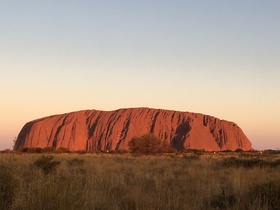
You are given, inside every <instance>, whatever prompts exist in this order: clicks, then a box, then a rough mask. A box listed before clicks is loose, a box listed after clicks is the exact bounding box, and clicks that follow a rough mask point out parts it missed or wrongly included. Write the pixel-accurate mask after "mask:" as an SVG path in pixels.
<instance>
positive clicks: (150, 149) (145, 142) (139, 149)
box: [128, 133, 175, 154]
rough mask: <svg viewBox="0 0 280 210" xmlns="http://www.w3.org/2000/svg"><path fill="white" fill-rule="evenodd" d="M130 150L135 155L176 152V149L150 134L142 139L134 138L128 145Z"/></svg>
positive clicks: (141, 137)
mask: <svg viewBox="0 0 280 210" xmlns="http://www.w3.org/2000/svg"><path fill="white" fill-rule="evenodd" d="M128 146H129V149H130V151H131V152H133V153H142V154H154V153H166V152H171V151H173V152H174V150H175V149H174V148H171V145H170V144H169V143H167V142H166V141H164V140H161V139H160V138H158V137H156V136H155V135H153V134H151V133H149V134H145V135H143V136H140V137H133V138H132V139H131V141H130V142H129V143H128Z"/></svg>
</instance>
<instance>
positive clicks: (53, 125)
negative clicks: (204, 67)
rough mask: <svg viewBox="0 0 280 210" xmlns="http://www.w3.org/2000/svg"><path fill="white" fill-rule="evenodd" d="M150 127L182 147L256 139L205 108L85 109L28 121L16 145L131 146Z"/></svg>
mask: <svg viewBox="0 0 280 210" xmlns="http://www.w3.org/2000/svg"><path fill="white" fill-rule="evenodd" d="M147 133H152V134H154V135H155V136H157V137H159V138H160V139H162V140H165V141H167V142H169V143H170V144H171V145H172V146H173V147H174V148H176V149H177V150H184V149H204V150H206V151H221V150H236V149H238V148H240V149H242V150H251V149H252V145H251V142H250V141H249V139H248V138H247V137H246V135H245V134H244V133H243V131H242V129H241V128H240V127H239V126H238V125H237V124H236V123H234V122H230V121H226V120H220V119H218V118H215V117H213V116H209V115H204V114H199V113H191V112H181V111H173V110H163V109H151V108H127V109H118V110H115V111H99V110H84V111H77V112H71V113H66V114H59V115H54V116H48V117H44V118H41V119H36V120H33V121H30V122H28V123H26V124H25V125H24V126H23V128H22V129H21V131H20V133H19V135H18V138H17V140H16V142H15V146H14V149H15V150H21V149H23V148H44V147H53V148H61V147H63V148H67V149H68V150H69V151H79V150H85V151H105V150H128V142H129V141H130V140H131V139H132V138H133V137H135V136H141V135H144V134H147Z"/></svg>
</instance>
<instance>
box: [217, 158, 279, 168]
mask: <svg viewBox="0 0 280 210" xmlns="http://www.w3.org/2000/svg"><path fill="white" fill-rule="evenodd" d="M222 165H223V166H224V167H243V168H253V167H260V168H263V167H272V168H274V167H277V166H280V160H275V161H268V160H262V159H258V158H247V159H242V158H235V157H231V158H226V159H224V160H223V161H222Z"/></svg>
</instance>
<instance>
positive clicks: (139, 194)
mask: <svg viewBox="0 0 280 210" xmlns="http://www.w3.org/2000/svg"><path fill="white" fill-rule="evenodd" d="M42 156H43V155H40V154H23V155H20V154H0V166H1V171H0V180H6V181H1V182H0V201H2V202H3V200H5V201H7V202H6V203H1V205H3V206H4V205H5V206H4V207H5V209H23V210H24V209H28V210H29V209H58V210H59V209H70V210H71V209H81V210H83V209H112V210H113V209H130V210H131V209H180V210H181V209H194V210H195V209H275V208H276V207H275V205H278V204H279V200H277V199H278V198H276V197H273V196H272V195H276V196H278V195H280V192H279V190H280V187H279V186H280V184H279V180H280V173H279V172H280V167H279V166H277V165H275V164H264V165H262V166H261V167H260V166H259V165H258V164H255V165H254V164H252V167H251V165H250V167H242V163H241V162H242V161H241V162H240V161H239V160H234V161H235V162H225V160H224V158H223V157H220V158H217V157H215V158H214V157H211V156H209V157H208V156H207V158H203V155H201V156H195V158H194V157H193V156H184V155H181V156H176V155H167V156H164V155H162V156H136V157H133V156H131V155H129V154H124V155H111V154H98V155H96V154H80V155H79V154H50V155H49V156H50V157H46V155H45V156H44V157H42ZM47 156H48V155H47ZM243 159H244V158H243ZM245 159H246V158H245ZM38 162H39V163H40V164H38ZM255 162H256V161H254V163H255ZM260 162H261V161H260ZM54 163H56V164H54ZM225 163H226V164H225ZM236 163H238V164H237V165H236ZM240 163H241V167H240ZM245 163H246V164H245V165H247V162H245ZM38 165H39V166H38ZM45 167H47V168H48V167H51V168H52V169H51V170H49V171H48V172H47V173H46V171H45ZM268 196H270V197H271V199H270V197H268Z"/></svg>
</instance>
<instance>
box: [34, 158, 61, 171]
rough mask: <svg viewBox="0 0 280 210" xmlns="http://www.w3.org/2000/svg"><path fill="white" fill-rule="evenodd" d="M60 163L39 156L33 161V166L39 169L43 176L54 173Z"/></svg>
mask: <svg viewBox="0 0 280 210" xmlns="http://www.w3.org/2000/svg"><path fill="white" fill-rule="evenodd" d="M59 164H60V161H57V160H54V157H53V156H44V155H43V156H41V157H40V158H38V159H37V160H35V161H34V163H33V165H34V166H36V167H37V168H39V169H41V170H42V171H43V172H44V173H45V174H49V173H51V172H54V171H55V170H56V168H57V166H58V165H59Z"/></svg>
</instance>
